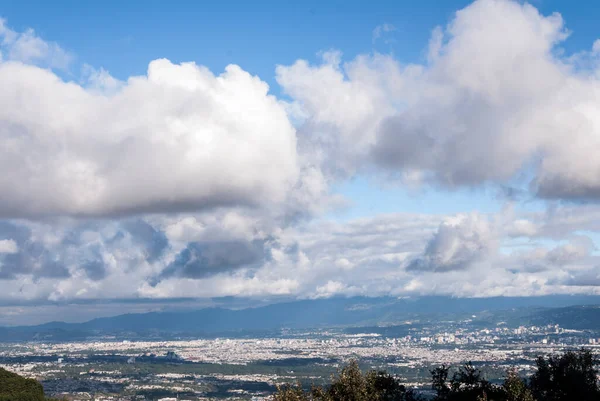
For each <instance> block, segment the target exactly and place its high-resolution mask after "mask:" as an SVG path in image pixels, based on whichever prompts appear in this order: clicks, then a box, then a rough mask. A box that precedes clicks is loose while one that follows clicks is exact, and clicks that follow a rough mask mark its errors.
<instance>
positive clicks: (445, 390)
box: [431, 365, 450, 401]
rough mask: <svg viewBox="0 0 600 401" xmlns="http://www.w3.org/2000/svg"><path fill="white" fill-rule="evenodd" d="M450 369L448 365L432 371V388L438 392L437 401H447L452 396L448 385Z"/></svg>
mask: <svg viewBox="0 0 600 401" xmlns="http://www.w3.org/2000/svg"><path fill="white" fill-rule="evenodd" d="M449 371H450V367H449V366H447V365H442V366H439V367H437V368H435V369H433V370H432V371H431V388H432V389H433V390H434V391H435V392H436V396H435V400H436V401H446V400H447V399H448V395H449V394H450V386H449V385H448V372H449Z"/></svg>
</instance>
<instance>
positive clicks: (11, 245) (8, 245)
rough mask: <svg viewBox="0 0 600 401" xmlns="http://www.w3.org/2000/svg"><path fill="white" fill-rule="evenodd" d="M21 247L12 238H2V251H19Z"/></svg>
mask: <svg viewBox="0 0 600 401" xmlns="http://www.w3.org/2000/svg"><path fill="white" fill-rule="evenodd" d="M18 251H19V247H18V245H17V243H16V242H15V241H14V240H12V239H3V240H0V253H17V252H18Z"/></svg>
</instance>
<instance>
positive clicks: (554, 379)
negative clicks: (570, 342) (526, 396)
mask: <svg viewBox="0 0 600 401" xmlns="http://www.w3.org/2000/svg"><path fill="white" fill-rule="evenodd" d="M597 364H598V361H597V360H596V358H595V357H594V355H593V354H592V352H591V351H590V350H586V349H581V350H579V351H568V352H566V353H564V354H563V355H551V356H549V357H547V358H545V357H538V358H537V360H536V365H537V371H536V372H535V373H534V374H533V376H532V377H531V383H530V385H531V390H532V393H533V395H534V397H535V399H536V400H538V401H571V400H577V401H592V400H598V399H600V387H599V385H598V369H596V366H597Z"/></svg>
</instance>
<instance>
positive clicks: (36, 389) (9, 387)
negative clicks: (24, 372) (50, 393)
mask: <svg viewBox="0 0 600 401" xmlns="http://www.w3.org/2000/svg"><path fill="white" fill-rule="evenodd" d="M17 400H18V401H44V400H45V397H44V389H43V388H42V385H41V384H40V383H38V382H37V381H36V380H34V379H26V378H24V377H21V376H19V375H18V374H16V373H12V372H9V371H8V370H5V369H2V368H0V401H17Z"/></svg>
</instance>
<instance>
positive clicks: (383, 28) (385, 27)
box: [373, 23, 396, 43]
mask: <svg viewBox="0 0 600 401" xmlns="http://www.w3.org/2000/svg"><path fill="white" fill-rule="evenodd" d="M395 30H396V27H395V26H394V25H392V24H388V23H384V24H381V25H377V26H376V27H375V29H373V43H375V42H376V41H377V40H378V39H380V38H381V37H382V36H383V35H385V34H387V33H390V32H394V31H395ZM385 42H386V43H390V40H389V39H387V40H386V41H385Z"/></svg>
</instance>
